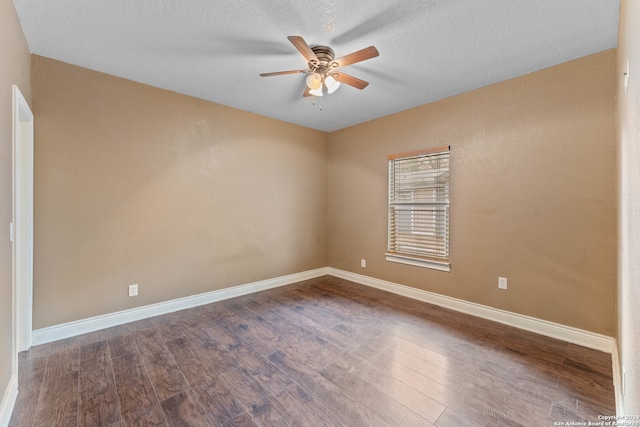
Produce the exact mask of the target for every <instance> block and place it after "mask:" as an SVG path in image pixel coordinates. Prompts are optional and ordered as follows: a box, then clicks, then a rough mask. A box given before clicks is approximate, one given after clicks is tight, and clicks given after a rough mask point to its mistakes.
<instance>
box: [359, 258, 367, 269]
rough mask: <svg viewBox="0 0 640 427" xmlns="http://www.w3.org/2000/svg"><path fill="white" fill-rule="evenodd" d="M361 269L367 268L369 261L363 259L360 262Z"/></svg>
mask: <svg viewBox="0 0 640 427" xmlns="http://www.w3.org/2000/svg"><path fill="white" fill-rule="evenodd" d="M360 267H362V268H366V267H367V260H366V259H361V260H360Z"/></svg>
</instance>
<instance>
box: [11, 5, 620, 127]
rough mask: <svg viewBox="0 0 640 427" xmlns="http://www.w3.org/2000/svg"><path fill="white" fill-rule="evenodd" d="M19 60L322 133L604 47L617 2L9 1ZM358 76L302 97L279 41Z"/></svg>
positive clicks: (613, 31)
mask: <svg viewBox="0 0 640 427" xmlns="http://www.w3.org/2000/svg"><path fill="white" fill-rule="evenodd" d="M14 2H15V5H16V9H17V11H18V15H19V17H20V22H21V24H22V28H23V30H24V33H25V36H26V38H27V43H28V45H29V48H30V50H31V52H32V53H35V54H38V55H42V56H45V57H49V58H54V59H57V60H60V61H64V62H68V63H71V64H75V65H79V66H82V67H86V68H90V69H93V70H97V71H101V72H105V73H108V74H112V75H115V76H119V77H124V78H127V79H131V80H134V81H138V82H142V83H146V84H149V85H153V86H157V87H160V88H164V89H169V90H172V91H175V92H179V93H183V94H187V95H191V96H194V97H198V98H202V99H205V100H209V101H213V102H216V103H219V104H224V105H228V106H231V107H235V108H239V109H241V110H245V111H251V112H254V113H257V114H261V115H264V116H268V117H273V118H276V119H280V120H284V121H288V122H292V123H297V124H300V125H303V126H306V127H310V128H314V129H319V130H323V131H333V130H337V129H341V128H344V127H347V126H350V125H354V124H357V123H361V122H364V121H368V120H371V119H374V118H377V117H381V116H385V115H388V114H391V113H395V112H398V111H402V110H406V109H408V108H411V107H415V106H418V105H422V104H426V103H429V102H433V101H436V100H438V99H442V98H446V97H448V96H452V95H455V94H458V93H462V92H465V91H469V90H472V89H475V88H478V87H482V86H486V85H488V84H491V83H495V82H498V81H502V80H505V79H509V78H512V77H516V76H519V75H522V74H526V73H529V72H532V71H535V70H539V69H542V68H545V67H549V66H552V65H555V64H558V63H561V62H566V61H569V60H572V59H575V58H579V57H581V56H585V55H589V54H592V53H596V52H599V51H602V50H605V49H608V48H611V47H615V46H616V43H617V27H618V9H619V1H618V0H422V1H421V0H391V1H390V0H379V1H377V0H340V1H338V0H316V1H315V2H302V1H281V0H280V1H275V0H274V1H264V0H242V1H232V0H218V1H214V0H135V1H134V0H110V1H95V0H47V1H43V0H14ZM289 35H300V36H302V37H304V39H305V40H306V41H307V42H308V43H309V44H310V45H316V44H319V45H328V46H331V47H332V48H333V49H334V50H335V52H336V57H340V56H344V55H346V54H348V53H351V52H353V51H356V50H359V49H361V48H364V47H367V46H370V45H375V46H376V47H377V48H378V50H379V52H380V56H379V57H377V58H373V59H370V60H368V61H365V62H361V63H358V64H354V65H351V66H348V67H346V68H345V69H344V71H345V72H347V73H348V74H351V75H353V76H355V77H359V78H361V79H364V80H367V81H369V82H370V85H369V86H368V87H367V88H366V89H364V90H362V91H360V90H357V89H354V88H352V87H349V86H346V85H344V84H343V85H342V86H341V87H340V88H339V89H338V90H337V91H336V92H335V93H333V94H332V95H325V96H323V97H322V98H315V97H310V98H302V93H303V91H304V78H305V76H304V75H301V74H291V75H283V76H275V77H266V78H263V77H259V75H258V74H260V73H263V72H271V71H281V70H291V69H301V68H306V61H305V60H304V59H303V57H302V56H301V55H300V54H299V53H298V51H297V50H296V49H295V48H294V47H293V45H291V44H290V43H289V41H288V40H287V36H289Z"/></svg>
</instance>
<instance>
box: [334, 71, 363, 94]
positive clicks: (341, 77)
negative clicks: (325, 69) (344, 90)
mask: <svg viewBox="0 0 640 427" xmlns="http://www.w3.org/2000/svg"><path fill="white" fill-rule="evenodd" d="M331 75H332V76H333V78H334V79H336V80H337V81H339V82H340V83H344V84H346V85H349V86H353V87H355V88H356V89H360V90H362V89H364V88H365V87H367V86H369V82H365V81H364V80H361V79H359V78H357V77H353V76H350V75H349V74H345V73H343V72H338V73H332V74H331Z"/></svg>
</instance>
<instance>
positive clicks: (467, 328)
mask: <svg viewBox="0 0 640 427" xmlns="http://www.w3.org/2000/svg"><path fill="white" fill-rule="evenodd" d="M19 360H20V362H19V363H20V365H19V368H20V369H19V370H20V372H19V384H20V392H19V395H18V401H17V403H16V406H15V409H14V413H13V417H12V419H11V422H10V426H11V427H18V426H47V427H51V426H63V427H69V426H79V427H84V426H110V427H116V426H118V427H124V426H225V427H227V426H228V427H231V426H278V427H281V426H313V427H316V426H350V427H355V426H399V427H410V426H434V425H435V426H439V427H450V426H452V427H453V426H455V427H464V426H535V427H539V426H553V425H554V422H564V423H567V422H568V421H574V422H576V421H585V422H588V421H598V415H613V414H615V402H614V390H613V382H612V372H611V356H610V355H609V354H604V353H601V352H598V351H594V350H589V349H586V348H582V347H579V346H576V345H572V344H568V343H566V342H562V341H558V340H554V339H550V338H546V337H542V336H539V335H536V334H532V333H528V332H524V331H521V330H517V329H514V328H510V327H507V326H504V325H499V324H496V323H493V322H489V321H485V320H482V319H478V318H475V317H471V316H467V315H464V314H460V313H455V312H452V311H449V310H446V309H443V308H439V307H436V306H432V305H428V304H425V303H422V302H418V301H414V300H410V299H407V298H404V297H400V296H397V295H394V294H389V293H386V292H383V291H379V290H376V289H371V288H368V287H364V286H361V285H358V284H355V283H351V282H348V281H345V280H342V279H338V278H335V277H331V276H325V277H321V278H318V279H313V280H309V281H305V282H301V283H297V284H294V285H289V286H285V287H281V288H277V289H272V290H269V291H264V292H260V293H256V294H252V295H247V296H243V297H239V298H235V299H232V300H227V301H222V302H218V303H214V304H209V305H206V306H202V307H197V308H194V309H190V310H185V311H180V312H176V313H171V314H168V315H163V316H159V317H155V318H151V319H147V320H143V321H139V322H135V323H130V324H126V325H122V326H118V327H114V328H110V329H106V330H103V331H98V332H94V333H91V334H87V335H82V336H78V337H74V338H71V339H67V340H63V341H58V342H54V343H51V344H46V345H42V346H38V347H34V348H32V349H31V350H30V351H28V352H24V353H21V354H20V359H19Z"/></svg>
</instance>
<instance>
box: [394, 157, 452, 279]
mask: <svg viewBox="0 0 640 427" xmlns="http://www.w3.org/2000/svg"><path fill="white" fill-rule="evenodd" d="M386 256H387V261H394V262H400V263H404V264H411V265H417V266H421V267H429V268H434V269H437V270H443V271H449V269H450V264H449V147H439V148H434V149H430V150H425V151H418V152H414V153H406V154H395V155H391V156H389V247H388V248H387V254H386Z"/></svg>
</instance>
